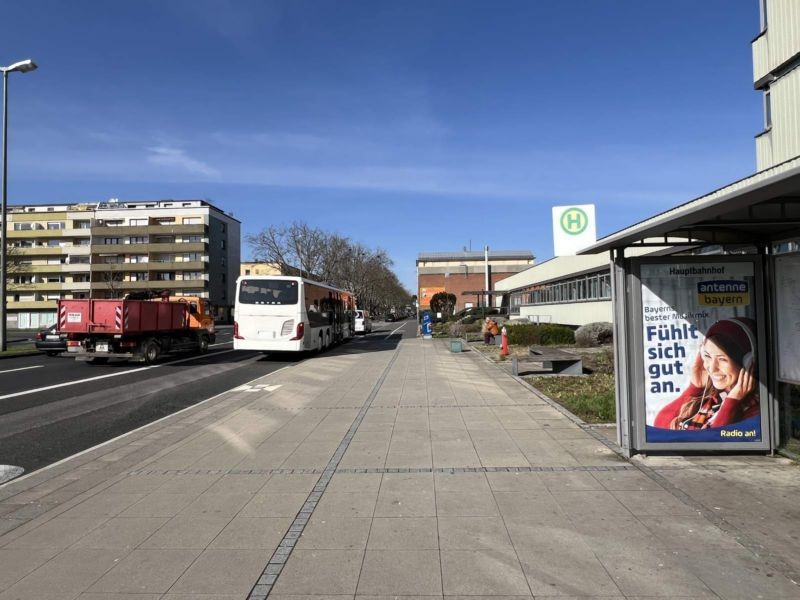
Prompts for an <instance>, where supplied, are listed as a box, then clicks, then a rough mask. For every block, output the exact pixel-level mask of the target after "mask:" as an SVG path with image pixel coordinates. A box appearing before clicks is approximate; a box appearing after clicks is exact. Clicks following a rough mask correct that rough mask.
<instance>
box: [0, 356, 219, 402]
mask: <svg viewBox="0 0 800 600" xmlns="http://www.w3.org/2000/svg"><path fill="white" fill-rule="evenodd" d="M233 351H234V350H233V349H231V350H222V351H221V352H214V355H217V354H226V353H228V352H233ZM201 356H207V355H201ZM198 358H200V357H198V356H190V357H188V358H181V359H178V360H171V361H169V362H165V363H161V364H158V365H150V366H149V367H140V368H138V369H130V370H129V371H120V372H118V373H108V374H107V375H98V376H96V377H87V378H86V379H78V380H76V381H66V382H64V383H57V384H55V385H48V386H45V387H40V388H35V389H32V390H24V391H22V392H14V393H13V394H6V395H5V396H0V400H6V399H8V398H16V397H17V396H26V395H27V394H35V393H37V392H46V391H47V390H55V389H57V388H62V387H67V386H69V385H77V384H79V383H87V382H89V381H97V380H98V379H108V378H109V377H119V376H121V375H130V374H131V373H141V372H142V371H149V370H150V369H159V368H161V367H164V366H166V365H175V364H178V363H182V362H187V361H190V360H197V359H198Z"/></svg>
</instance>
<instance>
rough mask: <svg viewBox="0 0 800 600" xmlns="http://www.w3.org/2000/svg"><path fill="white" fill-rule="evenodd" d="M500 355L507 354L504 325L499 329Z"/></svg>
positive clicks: (506, 337)
mask: <svg viewBox="0 0 800 600" xmlns="http://www.w3.org/2000/svg"><path fill="white" fill-rule="evenodd" d="M500 335H501V336H502V338H500V356H508V331H506V327H505V325H504V326H503V328H502V329H501V330H500Z"/></svg>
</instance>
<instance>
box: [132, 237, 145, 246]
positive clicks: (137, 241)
mask: <svg viewBox="0 0 800 600" xmlns="http://www.w3.org/2000/svg"><path fill="white" fill-rule="evenodd" d="M130 243H131V244H146V243H147V236H146V235H132V236H131V239H130Z"/></svg>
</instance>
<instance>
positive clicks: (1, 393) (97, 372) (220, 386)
mask: <svg viewBox="0 0 800 600" xmlns="http://www.w3.org/2000/svg"><path fill="white" fill-rule="evenodd" d="M416 332H417V325H416V322H415V321H400V322H396V323H381V322H376V323H374V325H373V332H372V333H371V334H369V335H366V336H358V337H356V338H354V339H352V340H350V341H348V342H346V343H345V344H342V345H341V346H339V347H337V348H333V349H331V350H329V352H330V353H336V352H343V353H352V352H369V351H371V350H377V349H383V348H386V347H387V346H389V345H393V344H396V343H397V341H398V340H399V339H400V338H401V337H403V336H412V337H413V336H415V335H416ZM232 346H233V343H232V329H231V328H230V327H222V328H219V329H218V331H217V343H216V344H214V346H213V347H211V348H210V350H209V352H208V354H205V355H203V356H187V355H176V356H175V357H172V358H166V359H164V360H162V361H159V363H158V364H156V365H153V366H146V365H143V364H137V363H126V362H110V363H109V364H106V365H89V364H85V363H80V362H76V361H75V359H74V358H71V357H68V356H61V357H55V358H50V357H47V356H44V355H37V356H24V357H16V358H9V359H3V360H0V465H15V466H20V467H23V468H24V469H25V472H26V473H29V472H31V471H34V470H36V469H40V468H42V467H45V466H47V465H49V464H52V463H54V462H57V461H59V460H61V459H63V458H66V457H68V456H71V455H73V454H75V453H78V452H81V451H83V450H86V449H87V448H91V447H93V446H95V445H97V444H100V443H102V442H105V441H107V440H110V439H112V438H114V437H117V436H119V435H122V434H124V433H127V432H128V431H131V430H133V429H136V428H138V427H141V426H143V425H145V424H147V423H151V422H152V421H155V420H157V419H160V418H162V417H164V416H166V415H169V414H172V413H174V412H176V411H179V410H181V409H183V408H186V407H187V406H191V405H193V404H196V403H198V402H202V401H203V400H206V399H208V398H211V397H213V396H215V395H218V394H220V393H222V392H225V391H227V390H230V389H232V388H235V387H237V386H239V385H241V384H242V383H245V382H247V381H251V380H253V379H256V378H258V377H261V376H263V375H266V374H268V373H271V372H273V371H276V370H278V369H281V368H283V367H286V366H290V365H297V367H298V368H302V369H306V368H313V362H314V357H313V356H299V357H298V356H294V355H291V356H286V355H263V354H261V353H258V352H251V351H241V350H240V351H235V350H233V349H232Z"/></svg>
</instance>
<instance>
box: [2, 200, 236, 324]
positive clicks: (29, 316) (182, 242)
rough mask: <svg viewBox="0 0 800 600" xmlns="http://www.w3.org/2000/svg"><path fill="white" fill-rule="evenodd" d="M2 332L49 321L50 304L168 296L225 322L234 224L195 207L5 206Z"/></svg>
mask: <svg viewBox="0 0 800 600" xmlns="http://www.w3.org/2000/svg"><path fill="white" fill-rule="evenodd" d="M6 233H7V240H8V255H9V261H8V291H7V316H8V319H7V320H8V326H9V327H12V328H13V327H18V328H23V329H27V328H37V327H43V326H45V325H48V324H50V323H53V322H54V321H55V314H56V301H57V300H59V299H67V298H120V297H123V296H125V295H126V294H129V293H131V292H144V291H154V292H155V291H158V292H161V291H163V290H167V291H169V293H170V294H171V295H178V296H180V295H184V296H200V297H203V298H207V299H208V300H209V301H210V303H211V304H212V309H213V310H214V313H215V316H217V317H218V318H219V319H221V320H229V319H230V317H231V310H232V306H233V300H234V286H235V283H236V277H237V276H238V275H239V261H240V223H239V221H238V220H236V219H235V218H233V217H232V216H231V215H230V214H226V213H225V212H223V211H222V210H221V209H219V208H217V207H216V206H213V205H212V204H210V203H208V202H206V201H204V200H157V201H135V202H125V201H119V200H115V199H112V200H109V201H106V202H92V203H88V202H84V203H75V204H42V205H30V204H28V205H16V206H9V207H8V223H7V224H6Z"/></svg>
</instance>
